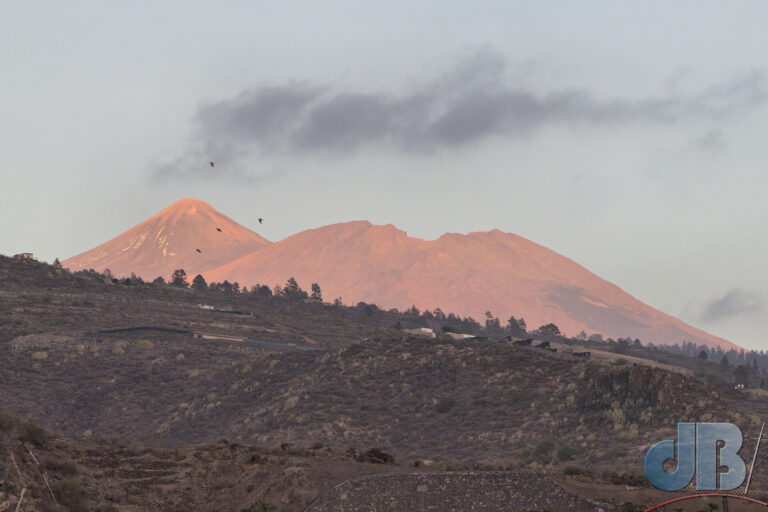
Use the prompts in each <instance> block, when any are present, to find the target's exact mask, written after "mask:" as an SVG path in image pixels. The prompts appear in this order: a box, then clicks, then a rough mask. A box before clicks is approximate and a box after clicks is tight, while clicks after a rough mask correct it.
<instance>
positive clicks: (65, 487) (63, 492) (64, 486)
mask: <svg viewBox="0 0 768 512" xmlns="http://www.w3.org/2000/svg"><path fill="white" fill-rule="evenodd" d="M51 488H52V489H53V494H54V495H55V496H56V498H57V499H58V500H59V503H61V504H62V505H64V506H65V507H67V509H69V510H70V511H71V512H85V510H86V508H85V487H83V484H82V483H80V481H79V480H77V479H75V478H66V479H64V480H60V481H58V482H55V483H53V484H52V485H51Z"/></svg>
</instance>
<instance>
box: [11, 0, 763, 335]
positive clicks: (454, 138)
mask: <svg viewBox="0 0 768 512" xmlns="http://www.w3.org/2000/svg"><path fill="white" fill-rule="evenodd" d="M363 4H368V5H363ZM765 19H768V4H765V3H764V2H760V1H753V2H738V3H728V4H725V3H722V2H706V1H688V2H673V3H671V2H660V1H659V2H616V1H608V0H606V1H603V2H591V1H581V2H565V1H563V2H551V3H547V4H543V3H541V2H501V1H499V2H486V3H484V4H483V5H480V6H477V5H476V6H473V7H468V6H467V4H466V3H465V2H455V3H451V2H420V3H418V5H416V6H414V5H413V3H412V2H400V3H395V2H386V3H384V2H382V3H381V4H379V5H378V6H371V5H370V3H367V2H366V3H362V2H335V3H333V4H332V6H329V5H323V6H320V5H319V4H310V3H304V4H302V5H299V4H298V3H297V4H293V5H280V6H277V5H272V4H268V3H266V2H264V3H258V2H227V3H224V4H223V5H218V4H217V5H214V4H210V3H205V2H163V3H160V4H158V3H154V2H153V3H150V2H134V3H131V4H123V3H112V4H110V5H107V3H105V2H95V1H94V2H69V3H66V4H62V3H55V2H27V3H20V2H17V3H14V4H11V5H8V6H4V8H3V16H1V17H0V69H2V76H1V77H0V98H1V99H2V101H0V154H2V155H3V159H2V161H3V164H2V165H0V178H1V179H2V181H1V182H0V183H2V186H1V187H0V253H5V254H8V253H13V252H18V251H21V250H31V251H34V252H36V253H38V254H39V255H40V256H41V257H42V258H43V259H49V260H52V259H53V258H54V257H56V256H58V257H61V258H64V257H67V256H71V255H73V254H76V253H78V252H81V251H83V250H85V249H88V248H90V247H92V246H94V245H96V244H98V243H100V242H102V241H105V240H106V239H108V238H111V237H112V236H114V235H116V234H118V233H119V232H121V231H123V230H125V229H127V228H128V227H130V226H132V225H134V224H136V223H138V222H140V221H141V220H143V219H144V218H146V217H148V216H150V215H152V214H154V213H156V211H158V210H160V209H161V208H163V207H165V206H167V205H168V204H169V203H171V202H173V201H174V200H176V199H178V198H180V197H184V196H192V197H198V198H200V199H204V200H206V201H208V202H210V203H211V204H212V205H213V206H214V207H216V208H218V209H220V210H221V211H223V212H224V213H226V214H227V215H229V216H231V217H233V218H234V219H236V220H238V221H239V222H241V223H243V224H245V225H247V226H249V227H251V228H254V229H257V228H258V231H259V232H260V233H261V234H262V235H263V236H265V237H267V238H269V239H272V240H277V239H280V238H282V237H284V236H287V235H290V234H292V233H295V232H297V231H300V230H303V229H306V228H310V227H315V226H318V225H323V224H328V223H332V222H339V221H346V220H352V219H363V218H364V219H368V220H370V221H372V222H375V223H390V222H391V223H393V224H395V225H396V226H398V227H400V228H401V229H404V230H406V231H408V232H409V234H410V235H412V236H419V237H423V238H428V239H429V238H434V237H437V236H439V235H440V234H442V233H443V232H446V231H456V232H467V231H475V230H486V229H492V228H499V229H502V230H504V231H511V232H515V233H518V234H520V235H522V236H525V237H528V238H530V239H532V240H534V241H536V242H538V243H541V244H543V245H546V246H548V247H550V248H552V249H554V250H556V251H558V252H560V253H562V254H565V255H567V256H569V257H571V258H573V259H574V260H576V261H577V262H579V263H581V264H583V265H585V266H586V267H587V268H589V269H590V270H592V271H594V272H595V273H597V274H598V275H600V276H602V277H605V278H606V279H609V280H611V281H613V282H615V283H616V284H618V285H620V286H621V287H623V288H624V289H625V290H627V291H628V292H629V293H631V294H633V295H635V296H636V297H638V298H640V299H641V300H644V301H646V302H648V303H649V304H651V305H653V306H655V307H658V308H660V309H662V310H664V311H666V312H669V313H671V314H675V315H679V316H681V317H682V318H683V319H684V320H686V321H688V322H691V323H693V324H694V325H697V326H699V327H702V328H704V329H707V330H709V331H711V332H713V333H715V334H718V335H721V336H724V337H726V338H728V339H731V340H732V341H734V342H736V343H739V344H742V345H744V346H748V347H754V348H763V349H768V341H766V340H765V338H764V337H763V331H764V327H763V321H762V318H761V316H762V307H763V306H762V299H760V298H761V297H764V296H766V294H767V293H768V275H766V273H765V272H763V271H762V267H763V262H764V261H766V259H767V258H768V241H766V239H765V237H763V236H761V235H762V233H764V232H765V231H766V227H768V208H766V206H765V205H764V199H763V198H764V197H765V195H766V191H767V190H766V189H767V188H768V187H767V186H766V185H768V183H767V181H768V177H766V173H765V172H764V171H765V166H766V164H767V163H768V145H766V144H765V142H764V138H765V133H767V132H768V105H767V104H766V103H767V100H766V92H767V89H766V87H768V85H767V83H766V80H768V75H767V74H766V73H768V52H766V51H765V49H766V48H768V34H766V32H765V30H764V27H763V25H764V20H765ZM209 159H214V160H216V161H217V167H216V174H215V175H214V177H213V179H210V172H209V169H210V168H206V164H207V161H208V160H209ZM158 178H161V179H158ZM257 217H264V218H265V224H264V225H263V226H257V222H256V218H257Z"/></svg>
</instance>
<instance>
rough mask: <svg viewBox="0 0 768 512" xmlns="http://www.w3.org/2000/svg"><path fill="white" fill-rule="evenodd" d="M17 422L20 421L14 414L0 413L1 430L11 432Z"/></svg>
mask: <svg viewBox="0 0 768 512" xmlns="http://www.w3.org/2000/svg"><path fill="white" fill-rule="evenodd" d="M17 424H18V421H17V420H16V418H14V417H13V416H10V415H8V414H2V413H0V432H10V431H11V430H13V429H15V428H16V425H17Z"/></svg>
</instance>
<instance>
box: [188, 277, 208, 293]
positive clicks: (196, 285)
mask: <svg viewBox="0 0 768 512" xmlns="http://www.w3.org/2000/svg"><path fill="white" fill-rule="evenodd" d="M192 289H193V290H196V291H199V292H202V291H204V290H207V289H208V283H206V282H205V278H204V277H203V276H202V275H200V274H197V275H196V276H195V278H194V279H193V280H192Z"/></svg>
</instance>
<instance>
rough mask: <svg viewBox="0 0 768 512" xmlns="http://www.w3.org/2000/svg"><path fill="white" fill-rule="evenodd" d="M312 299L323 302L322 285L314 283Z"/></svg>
mask: <svg viewBox="0 0 768 512" xmlns="http://www.w3.org/2000/svg"><path fill="white" fill-rule="evenodd" d="M312 299H313V300H319V301H322V300H323V291H322V290H321V289H320V285H319V284H317V283H312Z"/></svg>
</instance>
